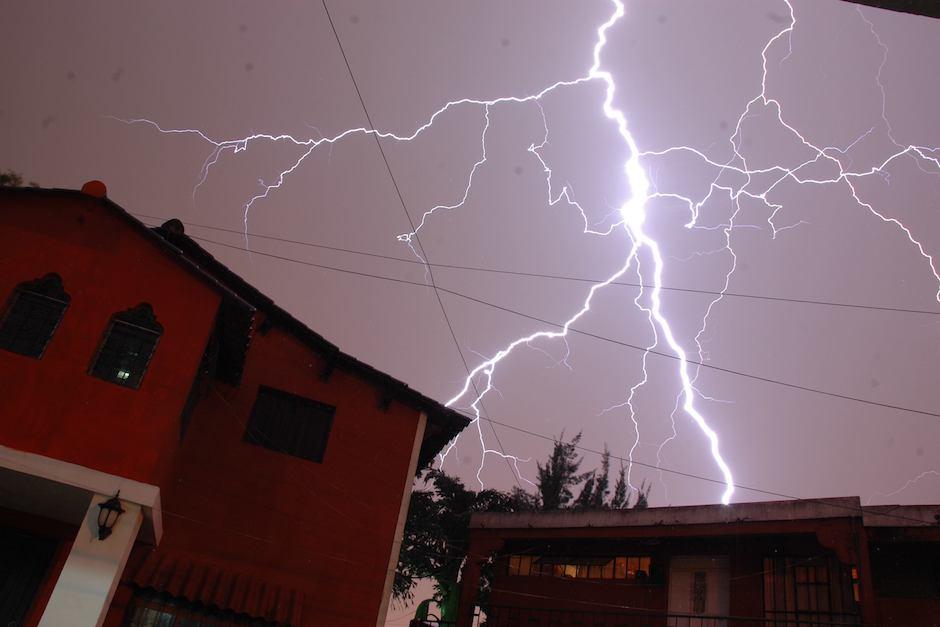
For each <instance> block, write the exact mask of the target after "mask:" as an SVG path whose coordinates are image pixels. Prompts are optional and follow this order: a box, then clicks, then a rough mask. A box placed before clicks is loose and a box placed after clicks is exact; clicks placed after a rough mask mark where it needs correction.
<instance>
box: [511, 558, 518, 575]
mask: <svg viewBox="0 0 940 627" xmlns="http://www.w3.org/2000/svg"><path fill="white" fill-rule="evenodd" d="M509 574H510V575H518V574H519V556H518V555H510V556H509Z"/></svg>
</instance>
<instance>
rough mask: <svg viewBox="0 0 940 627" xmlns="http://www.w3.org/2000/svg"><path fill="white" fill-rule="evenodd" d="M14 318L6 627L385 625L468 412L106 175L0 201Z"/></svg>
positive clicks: (2, 374) (3, 193)
mask: <svg viewBox="0 0 940 627" xmlns="http://www.w3.org/2000/svg"><path fill="white" fill-rule="evenodd" d="M0 306H2V309H0V398H2V399H3V403H2V405H0V547H2V549H0V554H2V555H3V556H4V559H0V624H4V625H6V624H14V625H37V624H38V625H44V626H45V625H50V626H51V625H77V626H80V625H101V624H104V625H111V626H118V625H161V626H164V625H167V626H168V625H184V624H186V625H191V624H192V625H195V624H204V625H209V624H252V625H317V626H320V625H337V626H350V627H352V626H366V625H367V626H369V627H372V626H373V625H380V624H384V615H385V611H386V609H387V603H388V597H389V591H390V586H391V581H392V576H393V574H394V568H395V566H396V563H397V557H398V547H399V544H398V542H399V541H400V540H399V539H400V537H401V531H402V528H403V525H404V519H405V515H406V510H407V503H408V496H409V494H410V491H411V484H412V480H413V477H414V476H415V472H416V469H418V468H420V467H423V466H424V465H426V464H427V463H429V462H430V460H431V459H433V457H434V455H435V454H436V452H437V451H438V450H439V449H440V448H441V447H442V446H443V445H444V444H446V442H447V441H449V440H450V439H451V438H453V437H454V436H455V435H456V434H457V433H459V431H460V430H461V429H462V428H463V427H464V426H466V424H467V420H466V419H465V418H464V417H462V416H460V415H459V414H457V413H455V412H453V411H451V410H448V409H446V408H444V407H443V406H441V405H440V404H438V403H436V402H435V401H433V400H431V399H429V398H427V397H425V396H423V395H421V394H419V393H417V392H415V391H414V390H411V389H410V388H408V387H407V386H406V385H405V384H403V383H401V382H400V381H397V380H395V379H393V378H392V377H390V376H388V375H385V374H383V373H381V372H379V371H377V370H375V369H373V368H371V367H369V366H368V365H366V364H364V363H362V362H360V361H358V360H356V359H354V358H353V357H351V356H349V355H346V354H344V353H342V352H341V351H340V350H339V349H338V348H337V347H336V346H334V345H333V344H331V343H329V342H328V341H326V340H325V339H324V338H322V337H321V336H319V335H318V334H316V333H315V332H313V331H312V330H310V329H309V328H307V327H306V326H304V325H303V324H302V323H301V322H299V321H298V320H296V319H295V318H293V317H292V316H291V315H290V314H288V313H287V312H286V311H284V310H283V309H281V308H280V307H278V306H277V305H276V304H274V303H273V302H272V301H271V300H270V299H269V298H267V297H265V296H264V295H263V294H262V293H261V292H259V291H258V290H256V289H255V288H253V287H252V286H250V285H248V284H247V283H246V282H244V281H243V280H242V279H240V278H239V277H238V276H236V275H235V274H234V273H232V272H231V271H230V270H228V269H227V268H225V267H224V266H223V265H222V264H221V263H219V262H218V261H216V260H215V259H213V258H212V257H211V255H209V254H208V253H207V252H206V251H205V250H203V249H202V248H200V247H199V246H198V245H197V244H195V242H193V241H192V240H191V239H189V238H188V237H187V236H186V235H185V233H184V232H183V229H182V225H181V224H180V223H179V222H178V221H170V222H168V223H167V224H165V225H164V226H163V227H160V228H157V229H149V228H147V227H146V226H145V225H143V224H142V223H140V222H138V221H137V220H136V219H134V218H133V217H132V216H130V215H129V214H127V213H126V212H125V211H123V210H122V209H121V208H120V207H118V206H117V205H116V204H114V203H112V202H111V201H109V200H108V199H107V198H106V197H105V190H104V188H103V186H102V185H101V184H100V183H97V184H89V185H86V187H85V188H84V190H83V193H79V192H74V191H66V190H28V189H3V190H0ZM115 497H116V498H115ZM8 556H9V557H10V558H9V559H7V557H8ZM187 620H189V621H190V622H186V621H187Z"/></svg>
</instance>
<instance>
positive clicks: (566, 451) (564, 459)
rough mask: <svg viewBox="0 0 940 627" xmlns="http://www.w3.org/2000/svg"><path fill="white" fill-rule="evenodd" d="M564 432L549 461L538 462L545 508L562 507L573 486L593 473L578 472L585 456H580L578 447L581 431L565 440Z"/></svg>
mask: <svg viewBox="0 0 940 627" xmlns="http://www.w3.org/2000/svg"><path fill="white" fill-rule="evenodd" d="M564 438H565V434H564V432H563V433H562V434H561V436H560V437H559V438H558V439H557V440H555V446H554V448H553V449H552V454H551V456H549V458H548V461H546V462H545V465H544V466H542V464H541V463H538V464H537V466H538V483H537V485H538V491H539V494H538V496H539V501H540V503H541V506H542V509H543V510H554V509H562V508H564V507H566V506H567V505H568V504H569V503H570V502H571V498H572V496H573V495H572V493H571V488H573V487H574V486H576V485H578V484H579V483H581V482H582V481H584V480H585V479H587V478H588V476H589V475H591V473H589V472H587V473H583V474H578V469H579V468H580V467H581V462H582V461H583V460H584V458H579V457H578V452H577V447H578V442H580V441H581V433H580V432H579V433H578V435H576V436H574V437H573V438H571V441H570V442H565V439H564Z"/></svg>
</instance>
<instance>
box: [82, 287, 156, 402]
mask: <svg viewBox="0 0 940 627" xmlns="http://www.w3.org/2000/svg"><path fill="white" fill-rule="evenodd" d="M162 337H163V325H161V324H160V323H159V322H157V318H156V316H155V315H154V313H153V307H152V306H151V305H150V303H140V304H139V305H137V306H136V307H131V308H130V309H127V310H125V311H122V312H119V313H116V314H114V315H113V316H111V320H110V321H109V322H108V327H107V329H105V332H104V335H102V337H101V341H100V342H99V343H98V350H96V351H95V356H94V358H93V359H92V360H91V365H90V366H89V367H88V374H90V375H91V376H93V377H96V378H98V379H101V380H103V381H107V382H108V383H113V384H115V385H119V386H121V387H125V388H130V389H134V390H136V389H139V388H140V386H141V384H142V383H143V380H144V376H145V375H146V374H147V372H148V370H149V369H150V363H151V362H152V361H153V356H154V355H155V354H156V352H157V345H158V344H159V343H160V339H161V338H162ZM134 342H136V343H137V344H136V345H134V344H133V343H134ZM147 348H149V351H147V353H146V354H144V352H143V350H140V349H147ZM133 349H137V352H134V350H133ZM122 375H123V376H122Z"/></svg>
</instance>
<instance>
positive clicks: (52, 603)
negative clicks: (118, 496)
mask: <svg viewBox="0 0 940 627" xmlns="http://www.w3.org/2000/svg"><path fill="white" fill-rule="evenodd" d="M109 498H111V497H110V496H102V495H100V494H96V495H95V496H93V497H92V499H91V505H90V506H89V507H88V511H87V512H86V513H85V518H84V520H83V521H82V524H81V526H80V527H79V529H78V535H77V536H76V538H75V543H74V544H73V545H72V551H71V552H70V553H69V557H68V559H67V560H66V561H65V566H63V568H62V573H61V574H60V575H59V579H58V581H56V584H55V589H53V591H52V596H51V597H50V598H49V603H48V604H46V610H45V612H43V615H42V620H40V621H39V625H40V627H60V626H62V627H65V626H68V627H98V626H99V625H101V623H102V621H104V617H105V615H106V614H107V613H108V608H109V607H110V606H111V598H112V597H113V596H114V590H115V589H116V588H117V585H118V581H119V580H120V578H121V574H122V573H123V572H124V565H125V564H126V563H127V557H128V555H130V552H131V547H133V546H134V541H135V540H136V538H137V532H138V531H139V530H140V524H141V521H142V520H143V514H142V513H141V511H140V505H136V504H134V503H128V502H127V501H122V502H121V505H122V506H123V507H124V513H123V514H121V516H120V517H119V518H118V519H117V522H116V523H115V525H114V528H113V529H112V531H111V535H110V536H108V537H107V538H105V539H104V540H99V539H98V503H101V502H103V501H106V500H108V499H109Z"/></svg>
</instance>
